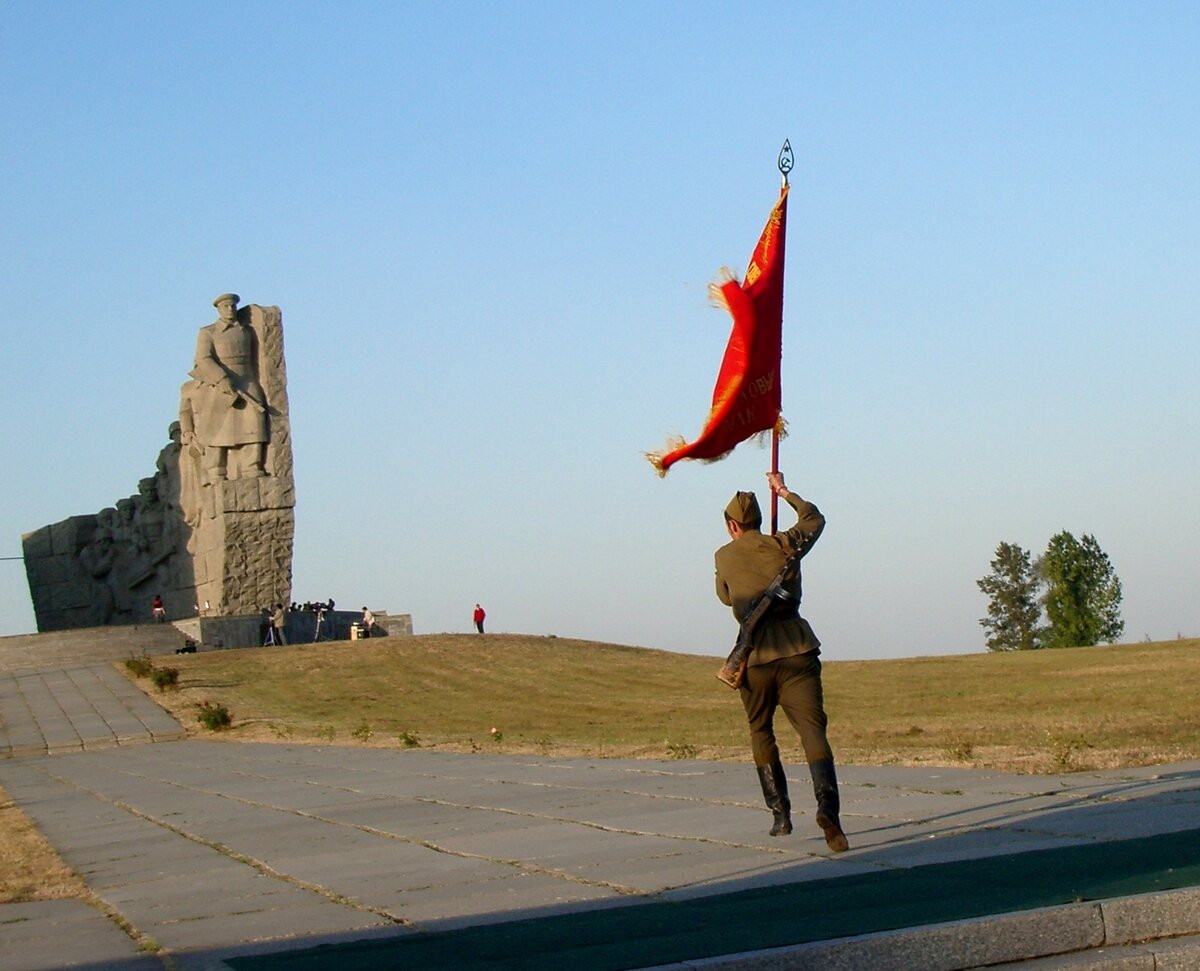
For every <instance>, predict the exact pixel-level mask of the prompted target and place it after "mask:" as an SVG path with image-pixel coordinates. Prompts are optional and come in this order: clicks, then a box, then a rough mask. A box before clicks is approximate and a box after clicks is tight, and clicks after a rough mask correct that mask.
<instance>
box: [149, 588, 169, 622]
mask: <svg viewBox="0 0 1200 971" xmlns="http://www.w3.org/2000/svg"><path fill="white" fill-rule="evenodd" d="M150 613H152V614H153V615H154V620H155V621H156V622H157V623H160V624H161V623H162V622H163V621H164V620H166V619H167V608H166V607H165V606H163V598H162V596H161V595H159V594H157V593H156V594H155V595H154V602H153V603H152V604H151V605H150Z"/></svg>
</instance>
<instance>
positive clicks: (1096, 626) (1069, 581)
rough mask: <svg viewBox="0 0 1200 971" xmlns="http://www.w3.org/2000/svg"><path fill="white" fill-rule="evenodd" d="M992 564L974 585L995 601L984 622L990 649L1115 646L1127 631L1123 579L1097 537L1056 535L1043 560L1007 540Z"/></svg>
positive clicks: (1028, 649) (999, 547)
mask: <svg viewBox="0 0 1200 971" xmlns="http://www.w3.org/2000/svg"><path fill="white" fill-rule="evenodd" d="M991 567H992V572H991V573H990V574H988V575H987V576H986V577H983V578H982V579H980V580H976V581H975V582H976V585H977V586H978V587H979V589H980V590H982V591H983V593H984V594H985V595H986V596H987V598H988V612H987V616H986V617H984V618H982V619H981V620H980V621H979V623H980V625H981V626H982V627H983V628H984V630H985V631H987V648H988V650H989V651H1032V650H1037V649H1039V648H1045V647H1088V646H1090V645H1092V644H1099V643H1101V642H1105V643H1108V644H1111V643H1113V642H1114V641H1115V640H1116V639H1117V638H1118V637H1120V636H1121V634H1122V633H1123V632H1124V630H1125V621H1123V620H1122V619H1121V581H1120V579H1119V578H1118V577H1117V575H1116V573H1115V572H1114V570H1113V567H1112V563H1110V562H1109V559H1108V554H1106V553H1105V552H1104V550H1102V549H1100V544H1099V543H1097V542H1096V538H1095V537H1094V536H1091V535H1090V534H1085V535H1084V537H1083V539H1081V540H1077V539H1076V538H1075V537H1074V536H1072V535H1071V534H1070V533H1068V532H1066V531H1063V532H1061V533H1057V534H1055V535H1054V536H1052V537H1051V538H1050V542H1049V544H1048V545H1047V547H1046V552H1045V553H1043V554H1042V555H1041V556H1039V557H1038V558H1037V559H1036V560H1035V559H1033V558H1032V556H1031V554H1030V553H1029V552H1028V551H1026V550H1023V549H1021V547H1020V546H1018V545H1017V544H1016V543H1001V544H1000V545H999V546H998V547H996V558H995V559H994V560H992V562H991ZM1043 612H1044V614H1045V619H1044V620H1043Z"/></svg>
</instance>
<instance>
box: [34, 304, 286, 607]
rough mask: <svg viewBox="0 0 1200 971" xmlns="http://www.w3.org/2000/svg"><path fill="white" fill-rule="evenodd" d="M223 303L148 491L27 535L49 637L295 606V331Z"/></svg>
mask: <svg viewBox="0 0 1200 971" xmlns="http://www.w3.org/2000/svg"><path fill="white" fill-rule="evenodd" d="M240 299H241V298H240V297H238V295H237V294H235V293H223V294H221V296H219V297H217V299H216V300H214V301H213V305H214V306H215V307H216V308H217V314H218V317H217V320H215V321H214V322H213V323H211V324H208V325H207V326H205V327H202V328H200V334H199V337H198V339H197V341H196V357H195V360H194V362H193V363H194V366H193V367H192V370H191V371H190V372H189V375H188V380H187V381H186V382H184V384H183V387H182V388H181V390H180V396H179V397H180V401H179V420H178V421H173V422H171V423H170V427H169V428H168V431H167V435H168V438H169V443H168V444H167V445H165V446H164V447H163V448H162V449H161V451H160V452H159V453H158V458H157V460H156V462H155V471H154V474H153V475H150V476H147V477H145V478H143V479H141V480H140V481H139V482H138V484H137V494H136V495H131V496H129V497H128V498H122V499H118V500H117V501H116V502H115V503H114V504H113V505H112V506H111V507H108V508H105V509H101V510H100V511H99V512H97V513H95V514H94V515H85V516H72V517H70V518H69V519H64V520H63V521H61V522H58V523H54V524H53V525H50V526H43V527H42V528H41V529H37V530H34V531H33V532H31V533H26V534H25V536H24V537H23V538H22V539H23V546H24V554H25V571H26V576H27V577H28V579H29V591H30V594H31V595H32V598H33V609H34V615H35V616H36V618H37V625H38V630H39V631H50V630H63V629H65V628H71V627H90V626H97V625H102V624H129V623H146V622H149V621H151V620H152V619H153V618H152V608H153V603H154V599H155V597H161V598H162V601H163V605H164V606H165V611H166V618H167V619H169V620H177V619H182V618H187V617H195V616H196V615H197V614H199V615H205V616H217V617H223V616H231V615H242V614H253V613H257V612H260V611H261V610H262V609H263V608H264V607H267V606H269V605H273V604H276V603H285V604H286V603H288V602H289V601H290V600H291V588H292V542H293V535H294V533H295V515H294V509H295V505H296V497H295V483H294V481H293V479H292V438H291V426H290V422H289V417H288V398H287V369H286V367H285V365H284V357H283V320H282V316H281V315H280V312H279V308H278V307H260V306H257V305H255V304H250V305H248V306H246V307H242V308H240V309H239V308H238V302H239V300H240Z"/></svg>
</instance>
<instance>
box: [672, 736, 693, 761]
mask: <svg viewBox="0 0 1200 971" xmlns="http://www.w3.org/2000/svg"><path fill="white" fill-rule="evenodd" d="M667 753H668V754H669V755H670V757H671V758H673V759H694V758H695V757H696V756H697V754H698V753H699V750H698V749H697V748H696V746H695V745H692V744H691V743H690V742H672V741H670V740H668V741H667Z"/></svg>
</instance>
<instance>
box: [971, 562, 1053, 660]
mask: <svg viewBox="0 0 1200 971" xmlns="http://www.w3.org/2000/svg"><path fill="white" fill-rule="evenodd" d="M991 565H992V572H991V573H990V574H989V575H988V576H986V577H984V578H983V579H982V580H976V581H975V583H976V585H977V586H978V587H979V589H980V590H982V591H983V592H984V594H986V595H987V598H988V615H987V616H986V617H984V618H982V619H981V620H980V621H979V623H980V625H981V626H982V627H983V629H984V630H986V631H987V648H988V650H989V651H1030V650H1033V649H1035V648H1038V647H1041V646H1042V645H1041V641H1040V637H1041V629H1040V628H1039V627H1038V620H1039V619H1040V617H1041V615H1042V608H1041V606H1040V605H1039V604H1038V599H1037V594H1038V587H1039V586H1040V585H1041V581H1040V580H1039V579H1038V577H1037V575H1036V574H1035V573H1034V571H1033V564H1032V562H1031V561H1030V556H1029V553H1028V552H1026V551H1025V550H1023V549H1021V547H1019V546H1017V545H1016V544H1015V543H1001V544H1000V545H999V546H997V547H996V558H995V559H994V560H992V564H991Z"/></svg>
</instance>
